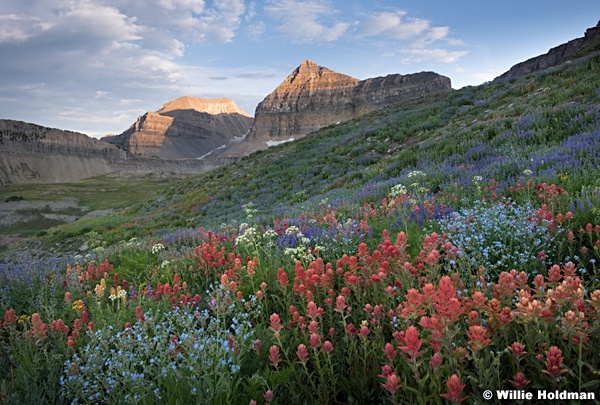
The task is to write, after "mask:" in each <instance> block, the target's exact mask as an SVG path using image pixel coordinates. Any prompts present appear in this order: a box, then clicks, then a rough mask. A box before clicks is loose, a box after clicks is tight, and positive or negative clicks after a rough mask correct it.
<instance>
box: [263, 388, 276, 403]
mask: <svg viewBox="0 0 600 405" xmlns="http://www.w3.org/2000/svg"><path fill="white" fill-rule="evenodd" d="M273 395H274V394H273V391H271V390H267V392H265V395H264V397H265V402H266V403H267V404H268V403H270V402H271V401H272V400H273Z"/></svg>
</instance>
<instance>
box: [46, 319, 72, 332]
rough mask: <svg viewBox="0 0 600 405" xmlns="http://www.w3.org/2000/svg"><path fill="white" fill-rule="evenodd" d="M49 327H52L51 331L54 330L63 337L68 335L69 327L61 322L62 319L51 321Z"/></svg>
mask: <svg viewBox="0 0 600 405" xmlns="http://www.w3.org/2000/svg"><path fill="white" fill-rule="evenodd" d="M50 326H51V327H52V329H53V330H55V331H56V332H58V333H62V334H64V335H66V334H67V333H69V327H68V326H67V325H65V323H64V322H63V320H62V319H57V320H55V321H52V322H51V323H50Z"/></svg>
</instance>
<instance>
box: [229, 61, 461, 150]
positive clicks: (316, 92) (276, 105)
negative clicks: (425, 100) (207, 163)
mask: <svg viewBox="0 0 600 405" xmlns="http://www.w3.org/2000/svg"><path fill="white" fill-rule="evenodd" d="M450 90H451V84H450V79H449V78H447V77H444V76H441V75H438V74H436V73H433V72H422V73H416V74H411V75H399V74H394V75H389V76H386V77H377V78H372V79H367V80H362V81H360V80H358V79H355V78H353V77H350V76H347V75H344V74H341V73H337V72H334V71H332V70H330V69H327V68H325V67H322V66H319V65H317V64H315V63H314V62H311V61H310V60H306V61H304V62H303V63H302V64H301V65H300V66H299V67H298V68H297V69H295V70H294V71H293V72H292V73H291V74H290V75H289V76H288V77H287V78H286V79H285V80H284V81H283V82H282V83H281V84H280V85H279V86H278V87H277V88H276V89H275V90H274V91H273V92H272V93H271V94H269V95H268V96H267V97H266V98H265V99H264V100H263V101H262V102H261V103H260V104H259V105H258V106H257V108H256V112H255V119H254V124H253V125H252V129H251V130H250V133H249V134H248V136H247V137H246V139H245V140H244V141H243V142H242V143H240V145H238V146H236V147H234V148H232V149H231V150H230V151H229V152H227V153H226V154H225V155H231V156H233V155H236V154H237V155H245V154H248V153H251V152H252V151H255V150H260V149H265V148H266V147H267V146H271V145H275V144H279V143H283V142H287V141H289V140H294V139H298V138H302V137H304V136H306V135H308V134H309V133H311V132H313V131H316V130H318V129H319V128H322V127H325V126H327V125H331V124H336V123H339V122H342V121H348V120H350V119H353V118H356V117H358V116H360V115H363V114H366V113H369V112H371V111H374V110H377V109H381V108H385V107H388V106H390V105H393V104H397V103H401V102H404V101H409V100H414V99H417V98H420V97H424V96H428V95H432V94H437V93H440V92H445V91H450Z"/></svg>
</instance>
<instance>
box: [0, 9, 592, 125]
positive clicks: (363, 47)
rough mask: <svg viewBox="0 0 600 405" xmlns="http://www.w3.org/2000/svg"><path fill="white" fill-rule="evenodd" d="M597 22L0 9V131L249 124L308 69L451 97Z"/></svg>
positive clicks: (500, 13)
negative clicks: (394, 78)
mask: <svg viewBox="0 0 600 405" xmlns="http://www.w3.org/2000/svg"><path fill="white" fill-rule="evenodd" d="M599 20H600V1H598V0H573V1H564V0H560V1H558V0H503V1H482V0H460V1H447V0H439V1H432V0H420V1H415V0H413V1H403V0H396V1H393V0H302V1H301V0H264V1H259V0H2V1H1V2H0V119H14V120H20V121H26V122H31V123H35V124H39V125H43V126H47V127H52V128H59V129H64V130H71V131H78V132H83V133H85V134H88V135H90V136H94V137H100V136H103V135H107V134H118V133H121V132H123V131H124V130H126V129H127V128H128V127H129V126H130V125H131V124H132V123H134V122H135V120H136V119H137V117H139V116H140V115H142V114H144V113H145V112H146V111H156V110H158V109H159V108H160V106H161V105H162V104H164V103H165V102H167V101H170V100H174V99H176V98H178V97H180V96H184V95H188V96H195V97H203V98H213V97H227V98H230V99H232V100H233V101H234V102H235V103H236V104H237V105H238V106H239V107H240V108H242V109H243V110H245V111H246V112H248V113H250V114H251V115H253V114H254V110H255V108H256V105H257V104H258V103H259V102H260V101H262V100H263V99H264V98H265V97H266V95H267V94H269V93H270V92H271V91H273V90H274V89H275V88H276V87H277V86H278V85H279V84H280V83H281V82H282V81H283V80H285V78H286V77H287V76H288V75H289V74H290V73H291V72H292V71H293V70H294V69H295V68H296V67H297V66H298V65H300V64H301V63H302V62H303V61H304V60H306V59H310V60H312V61H313V62H315V63H317V64H318V65H321V66H325V67H327V68H329V69H332V70H334V71H336V72H339V73H344V74H347V75H350V76H353V77H355V78H357V79H361V80H362V79H367V78H370V77H378V76H385V75H388V74H393V73H399V74H410V73H417V72H421V71H434V72H437V73H439V74H443V75H445V76H448V77H449V78H450V79H451V80H452V87H453V88H455V89H458V88H461V87H463V86H468V85H478V84H481V83H484V82H486V81H489V80H492V79H494V78H495V77H497V76H499V75H500V74H502V73H504V72H505V71H507V70H508V69H510V67H511V66H513V65H514V64H516V63H519V62H522V61H524V60H526V59H529V58H531V57H534V56H537V55H540V54H543V53H546V52H547V51H548V50H549V49H550V48H552V47H554V46H557V45H560V44H562V43H565V42H567V41H569V40H571V39H575V38H579V37H582V36H583V35H584V32H585V30H586V29H587V28H590V27H593V26H596V24H597V23H598V21H599Z"/></svg>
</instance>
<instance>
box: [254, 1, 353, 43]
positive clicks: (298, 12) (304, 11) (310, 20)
mask: <svg viewBox="0 0 600 405" xmlns="http://www.w3.org/2000/svg"><path fill="white" fill-rule="evenodd" d="M267 3H268V5H267V6H266V7H265V11H266V12H267V13H268V14H269V16H270V17H271V18H273V19H274V20H276V21H277V22H278V25H277V30H278V31H280V32H282V33H283V34H284V35H286V36H287V37H288V38H289V39H290V40H292V41H293V42H295V43H313V42H332V41H335V40H337V39H338V38H340V37H341V36H342V35H343V34H344V33H345V32H346V30H347V29H348V27H349V26H350V24H348V23H345V22H339V21H337V22H336V21H331V16H332V15H334V14H337V13H338V12H337V10H336V9H334V8H333V7H331V6H330V5H329V1H323V0H309V1H298V0H268V1H267Z"/></svg>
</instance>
